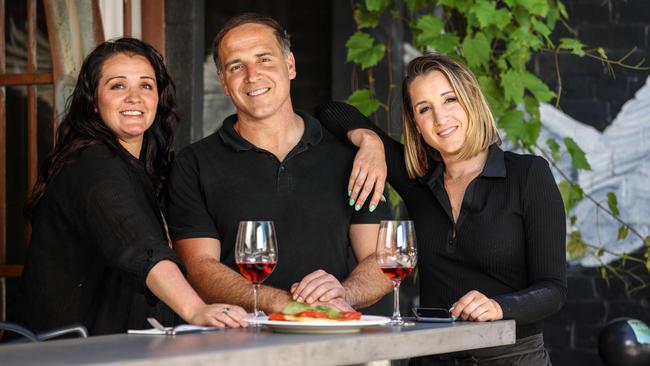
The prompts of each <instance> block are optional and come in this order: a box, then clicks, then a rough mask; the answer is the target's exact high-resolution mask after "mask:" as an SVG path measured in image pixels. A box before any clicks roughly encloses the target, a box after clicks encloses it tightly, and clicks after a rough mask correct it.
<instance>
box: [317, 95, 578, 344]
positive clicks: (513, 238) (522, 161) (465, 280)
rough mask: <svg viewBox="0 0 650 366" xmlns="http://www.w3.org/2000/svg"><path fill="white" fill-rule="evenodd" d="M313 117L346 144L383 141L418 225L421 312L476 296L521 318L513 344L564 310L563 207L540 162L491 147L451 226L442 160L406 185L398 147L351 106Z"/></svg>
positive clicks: (333, 106)
mask: <svg viewBox="0 0 650 366" xmlns="http://www.w3.org/2000/svg"><path fill="white" fill-rule="evenodd" d="M317 115H318V117H319V118H320V120H321V121H322V122H323V125H324V126H325V127H326V128H327V129H330V130H331V131H333V132H334V133H336V135H337V136H339V138H341V139H342V140H343V139H346V140H347V131H349V130H352V129H356V128H368V129H372V130H374V131H375V132H377V133H378V134H379V135H380V137H381V138H382V141H383V142H384V147H385V150H386V162H387V165H388V181H389V183H390V184H391V185H392V186H393V187H395V189H396V190H397V192H398V193H399V194H400V196H401V197H402V199H403V200H404V202H405V204H406V207H407V209H408V212H409V216H410V217H411V218H412V219H413V220H414V222H415V230H416V235H417V240H418V269H419V275H420V304H421V305H422V306H426V307H445V308H449V307H450V306H451V305H452V304H453V303H454V302H455V301H457V300H458V299H459V298H460V297H461V296H463V295H465V294H466V293H467V292H468V291H470V290H478V291H480V292H481V293H483V294H485V295H486V296H488V297H490V298H493V299H494V300H496V301H497V302H498V303H499V304H500V305H501V308H502V310H503V316H504V318H505V319H515V320H516V321H517V338H522V337H526V336H529V335H532V334H536V333H541V331H542V320H543V319H544V318H546V317H548V316H550V315H551V314H553V313H555V312H557V311H558V310H559V309H560V308H561V306H562V305H563V303H564V300H565V297H566V292H567V287H566V259H565V256H566V254H565V236H566V229H565V225H566V224H565V213H564V206H563V204H562V198H561V196H560V193H559V191H558V188H557V185H556V184H555V180H554V178H553V174H552V173H551V170H550V169H549V166H548V163H547V162H546V160H544V159H543V158H541V157H538V156H533V155H522V154H516V153H513V152H509V151H505V152H504V151H503V150H501V149H500V148H499V147H498V146H497V145H492V146H490V148H489V152H488V158H487V161H486V163H485V167H484V168H483V171H482V172H481V174H480V175H479V176H478V177H476V178H475V179H474V180H472V182H471V183H470V184H469V185H468V186H467V189H466V190H465V196H464V198H463V203H462V206H461V210H460V215H459V217H458V221H457V222H456V223H454V220H453V218H452V213H451V205H450V203H449V197H448V195H447V191H446V190H445V187H444V182H443V172H444V165H443V164H442V163H435V164H434V166H433V167H432V168H431V169H430V170H429V172H427V174H425V175H424V176H423V177H421V178H418V179H409V177H408V175H407V172H406V165H405V163H404V148H403V146H402V144H400V143H399V142H397V141H395V140H393V139H391V138H390V137H389V136H388V135H386V134H385V133H384V132H383V131H382V130H381V129H380V128H378V127H377V126H375V125H374V124H373V123H372V122H371V121H369V120H368V119H367V118H365V117H364V116H363V115H361V114H360V113H359V112H358V111H357V110H356V109H354V108H353V107H351V106H348V105H347V104H343V103H336V102H333V103H327V104H324V105H322V106H321V107H319V108H318V109H317Z"/></svg>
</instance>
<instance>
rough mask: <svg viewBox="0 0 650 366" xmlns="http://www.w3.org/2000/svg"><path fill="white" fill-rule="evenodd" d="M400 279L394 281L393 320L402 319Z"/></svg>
mask: <svg viewBox="0 0 650 366" xmlns="http://www.w3.org/2000/svg"><path fill="white" fill-rule="evenodd" d="M399 285H400V282H399V281H393V297H394V299H393V317H392V320H393V321H401V320H402V315H401V314H400V311H399Z"/></svg>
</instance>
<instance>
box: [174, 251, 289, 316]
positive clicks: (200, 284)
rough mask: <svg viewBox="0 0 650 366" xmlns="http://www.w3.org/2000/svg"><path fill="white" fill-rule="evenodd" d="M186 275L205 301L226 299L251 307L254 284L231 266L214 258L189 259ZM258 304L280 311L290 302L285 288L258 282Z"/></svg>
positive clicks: (246, 307)
mask: <svg viewBox="0 0 650 366" xmlns="http://www.w3.org/2000/svg"><path fill="white" fill-rule="evenodd" d="M187 267H188V279H189V282H190V283H191V284H192V286H194V288H195V289H196V291H197V292H198V293H199V295H200V296H201V297H202V298H203V300H204V301H205V302H206V303H228V304H234V305H239V306H241V307H243V308H245V309H247V310H250V311H252V309H253V302H254V300H253V285H252V284H251V283H250V282H248V281H247V280H246V279H245V278H244V277H242V276H241V275H240V274H239V273H237V272H235V271H233V270H232V269H231V268H230V267H228V266H226V265H225V264H223V263H221V262H219V261H217V260H215V259H202V260H199V261H197V262H196V263H188V264H187ZM258 295H259V308H260V309H261V310H263V311H265V312H279V311H282V309H283V308H284V306H285V305H286V304H288V303H289V302H291V295H290V294H289V292H287V291H283V290H279V289H276V288H273V287H269V286H260V289H259V291H258Z"/></svg>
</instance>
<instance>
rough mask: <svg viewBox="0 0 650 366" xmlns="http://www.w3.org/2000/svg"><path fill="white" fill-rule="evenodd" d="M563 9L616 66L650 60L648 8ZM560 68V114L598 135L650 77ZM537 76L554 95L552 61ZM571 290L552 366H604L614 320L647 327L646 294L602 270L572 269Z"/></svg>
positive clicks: (585, 2) (580, 62) (586, 0)
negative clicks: (602, 349)
mask: <svg viewBox="0 0 650 366" xmlns="http://www.w3.org/2000/svg"><path fill="white" fill-rule="evenodd" d="M565 3H566V6H567V10H568V12H569V16H570V21H569V23H570V25H571V26H572V27H573V28H574V29H575V31H576V32H577V37H578V38H579V39H580V40H581V41H582V42H583V43H584V44H586V45H587V46H589V47H603V48H604V49H605V51H606V52H607V54H608V55H609V57H610V59H619V58H620V57H622V56H623V55H625V54H626V53H628V52H629V51H630V50H632V49H633V48H634V47H636V48H637V49H636V50H635V51H634V52H633V53H632V54H631V55H630V57H629V59H628V62H629V63H632V64H634V63H637V62H639V61H640V60H642V59H644V58H645V59H646V60H650V2H648V1H647V0H627V1H622V0H611V2H607V1H600V0H574V1H565ZM560 27H561V26H559V25H558V28H560ZM567 35H568V32H567V31H562V30H560V31H558V32H556V34H555V35H554V36H555V38H556V39H558V38H559V37H564V36H567ZM559 60H560V67H561V76H562V83H563V92H562V94H561V103H560V109H561V110H563V111H564V112H565V113H567V114H569V115H570V116H572V117H573V118H575V119H576V120H578V121H580V122H583V123H586V124H590V125H592V126H594V127H595V128H597V129H599V130H601V131H602V130H604V129H605V128H606V127H607V126H608V125H609V124H610V123H611V122H612V120H613V119H614V118H615V117H616V115H617V114H618V112H619V110H620V109H621V106H622V105H623V104H624V103H625V102H626V101H627V100H629V99H631V98H632V97H633V96H634V93H635V92H636V91H637V90H638V89H639V88H641V86H643V84H644V83H645V80H646V78H647V77H648V75H649V73H648V72H647V71H635V70H625V69H622V68H620V67H615V68H614V76H611V74H609V73H608V70H607V68H606V67H605V66H604V65H603V64H601V63H600V62H599V61H596V60H593V59H589V58H578V57H576V56H572V55H567V56H561V57H560V58H559ZM645 64H646V66H647V65H649V64H650V63H649V62H647V61H646V63H645ZM533 70H534V71H535V72H536V73H537V74H538V75H540V76H541V77H542V78H543V79H544V80H545V81H546V82H547V83H549V84H550V85H551V87H553V88H555V87H557V83H556V80H555V78H556V77H555V66H554V63H553V57H552V55H548V54H546V55H540V56H537V57H536V58H535V59H534V62H533ZM639 273H641V274H643V273H644V272H643V271H639ZM645 277H646V279H645V280H646V282H647V281H650V278H649V276H647V272H646V273H645ZM568 285H569V294H568V299H567V303H566V305H565V306H564V309H562V311H560V313H558V314H556V315H555V316H553V317H551V318H549V319H547V321H546V322H545V327H544V337H545V340H546V345H547V347H548V349H549V351H550V354H551V359H552V361H553V365H555V366H562V365H571V366H579V365H590V366H592V365H603V363H602V361H600V358H599V357H598V350H597V342H598V334H599V332H600V331H601V329H602V328H603V327H604V326H605V325H606V324H607V322H609V321H610V320H612V319H615V318H618V317H624V316H625V317H632V318H638V319H641V320H643V321H645V322H646V323H647V324H650V291H649V289H647V288H646V289H645V290H644V291H640V292H637V293H635V294H632V295H630V294H629V293H628V292H627V291H626V289H625V287H624V284H623V282H621V281H619V280H617V279H614V278H612V279H610V283H609V286H608V285H607V283H606V282H605V281H604V280H603V279H602V278H601V277H600V274H599V272H598V270H597V269H595V268H580V267H571V268H569V271H568Z"/></svg>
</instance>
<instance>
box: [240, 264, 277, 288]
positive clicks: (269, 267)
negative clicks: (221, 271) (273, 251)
mask: <svg viewBox="0 0 650 366" xmlns="http://www.w3.org/2000/svg"><path fill="white" fill-rule="evenodd" d="M237 266H238V267H239V273H241V274H242V276H244V277H245V278H246V279H247V280H248V281H250V282H252V283H256V284H260V283H262V282H263V281H264V280H265V279H266V278H267V277H268V276H270V275H271V273H272V272H273V269H274V268H275V262H250V263H249V262H243V263H237Z"/></svg>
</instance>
